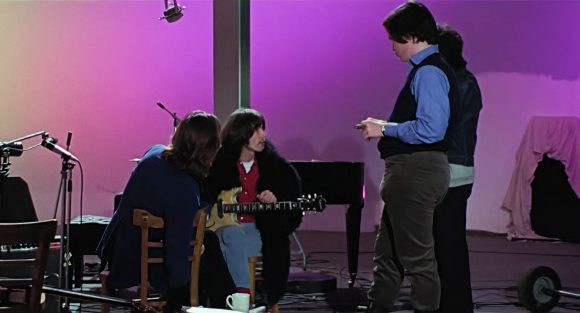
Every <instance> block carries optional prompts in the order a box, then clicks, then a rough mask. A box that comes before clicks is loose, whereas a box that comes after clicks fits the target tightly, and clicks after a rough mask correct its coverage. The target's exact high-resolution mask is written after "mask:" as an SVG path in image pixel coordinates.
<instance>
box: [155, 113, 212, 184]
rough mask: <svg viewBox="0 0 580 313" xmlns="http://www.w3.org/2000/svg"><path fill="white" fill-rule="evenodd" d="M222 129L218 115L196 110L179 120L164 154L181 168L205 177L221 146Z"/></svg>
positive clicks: (198, 176) (194, 174)
mask: <svg viewBox="0 0 580 313" xmlns="http://www.w3.org/2000/svg"><path fill="white" fill-rule="evenodd" d="M220 130H221V127H220V123H219V120H218V119H217V117H215V115H213V114H210V113H207V112H204V111H193V112H191V113H189V114H187V116H186V117H185V118H184V119H183V120H182V121H181V123H179V125H178V126H177V129H176V130H175V134H173V137H172V139H171V147H170V148H169V149H167V150H166V151H165V152H164V153H163V156H164V158H165V159H166V160H168V161H169V162H171V163H172V164H174V165H175V166H176V167H177V168H179V169H180V170H183V171H186V172H188V173H189V174H191V175H193V176H195V177H196V178H204V177H205V176H206V175H207V172H208V171H209V168H210V166H211V163H212V161H213V158H214V157H215V154H216V152H217V150H218V149H219V147H220V137H219V134H220Z"/></svg>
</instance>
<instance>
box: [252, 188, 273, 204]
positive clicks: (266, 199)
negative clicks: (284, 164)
mask: <svg viewBox="0 0 580 313" xmlns="http://www.w3.org/2000/svg"><path fill="white" fill-rule="evenodd" d="M256 198H258V201H260V202H263V203H275V202H276V196H275V195H274V193H273V192H271V191H270V190H264V191H262V192H260V193H259V194H258V195H257V196H256Z"/></svg>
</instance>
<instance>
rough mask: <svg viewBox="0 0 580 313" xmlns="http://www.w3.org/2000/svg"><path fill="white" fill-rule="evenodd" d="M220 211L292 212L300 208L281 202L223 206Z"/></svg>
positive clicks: (288, 202) (292, 203)
mask: <svg viewBox="0 0 580 313" xmlns="http://www.w3.org/2000/svg"><path fill="white" fill-rule="evenodd" d="M222 209H223V212H224V213H242V214H244V213H258V212H267V211H294V210H302V206H301V205H300V203H298V202H292V201H281V202H275V203H261V202H250V203H234V204H223V205H222Z"/></svg>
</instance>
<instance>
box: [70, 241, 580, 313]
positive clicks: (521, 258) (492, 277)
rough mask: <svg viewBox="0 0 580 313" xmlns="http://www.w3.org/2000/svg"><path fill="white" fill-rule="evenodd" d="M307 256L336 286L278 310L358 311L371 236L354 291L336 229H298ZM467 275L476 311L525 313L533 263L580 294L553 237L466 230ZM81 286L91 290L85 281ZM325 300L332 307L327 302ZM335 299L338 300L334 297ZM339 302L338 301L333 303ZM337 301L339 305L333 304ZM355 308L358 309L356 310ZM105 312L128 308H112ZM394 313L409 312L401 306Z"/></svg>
mask: <svg viewBox="0 0 580 313" xmlns="http://www.w3.org/2000/svg"><path fill="white" fill-rule="evenodd" d="M298 237H299V238H300V241H301V243H302V245H303V246H304V250H305V251H306V255H307V259H308V262H307V271H308V272H321V273H327V274H330V275H332V276H335V277H336V278H337V287H338V290H337V291H335V292H334V293H332V294H330V295H326V294H323V293H314V294H296V293H289V294H287V295H286V296H285V297H284V299H283V300H282V301H281V308H282V312H285V313H295V312H323V313H324V312H339V311H337V310H335V309H340V312H364V308H363V306H364V305H366V303H365V302H364V293H365V291H366V290H367V289H368V287H369V285H370V281H371V279H372V247H373V243H374V234H372V233H363V234H361V241H360V254H359V271H358V279H357V281H356V284H355V289H351V290H348V289H346V288H347V287H348V286H347V276H348V273H347V272H348V270H347V261H346V260H347V257H346V252H345V251H346V237H345V234H344V233H338V232H315V231H302V232H298ZM468 241H469V247H470V259H471V269H472V273H471V277H472V287H473V298H474V302H475V311H476V312H484V313H491V312H527V310H525V309H524V308H523V307H521V306H520V304H519V300H518V295H517V285H518V281H519V280H520V278H521V277H523V276H524V275H525V273H526V272H527V271H528V270H529V269H531V268H533V267H536V266H542V265H543V266H550V267H552V268H553V269H555V270H556V272H557V273H558V275H559V277H560V279H561V281H562V285H563V288H562V289H563V290H566V291H571V292H575V293H580V268H579V265H580V244H574V243H566V242H558V241H525V240H519V241H508V240H507V239H505V236H503V235H500V234H489V233H484V232H470V233H469V237H468ZM295 259H296V261H294V262H293V264H294V265H293V268H292V271H293V272H300V271H302V269H301V268H300V266H301V261H300V256H299V255H296V256H295ZM83 288H84V289H85V290H87V289H90V288H95V286H92V287H91V285H86V286H84V287H83ZM409 291H410V285H409V283H408V282H404V283H403V286H402V287H401V298H400V302H401V303H405V302H406V301H408V295H409ZM327 298H330V299H331V302H333V306H334V307H335V309H333V308H332V307H331V305H330V304H329V303H328V301H327V300H328V299H327ZM337 299H339V300H337ZM338 302H340V303H338ZM337 303H338V304H340V306H339V307H337V306H336V305H337ZM71 308H72V311H73V312H99V305H97V304H93V303H83V304H82V305H80V304H78V303H74V302H73V303H72V305H71ZM357 308H358V309H357ZM111 312H128V310H123V309H121V308H117V309H114V310H112V311H111ZM399 312H412V311H408V310H402V311H399ZM552 312H557V313H568V312H580V300H576V299H572V298H561V299H560V301H559V305H558V306H556V307H555V308H554V309H553V310H552Z"/></svg>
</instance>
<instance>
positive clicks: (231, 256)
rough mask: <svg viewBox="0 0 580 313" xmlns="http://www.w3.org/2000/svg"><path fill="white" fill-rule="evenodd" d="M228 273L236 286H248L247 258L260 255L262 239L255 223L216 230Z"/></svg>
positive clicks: (248, 266) (248, 268) (248, 267)
mask: <svg viewBox="0 0 580 313" xmlns="http://www.w3.org/2000/svg"><path fill="white" fill-rule="evenodd" d="M215 233H216V235H217V236H218V238H219V239H220V246H221V248H222V252H223V255H224V258H225V260H226V264H227V265H228V269H229V270H230V274H231V275H232V278H233V279H234V283H235V284H236V287H238V288H248V289H249V288H250V264H249V262H248V258H249V257H251V256H259V255H261V250H262V239H261V238H260V231H258V229H257V228H256V224H255V223H242V227H239V226H233V225H232V226H225V227H222V228H219V229H218V230H216V232H215Z"/></svg>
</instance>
